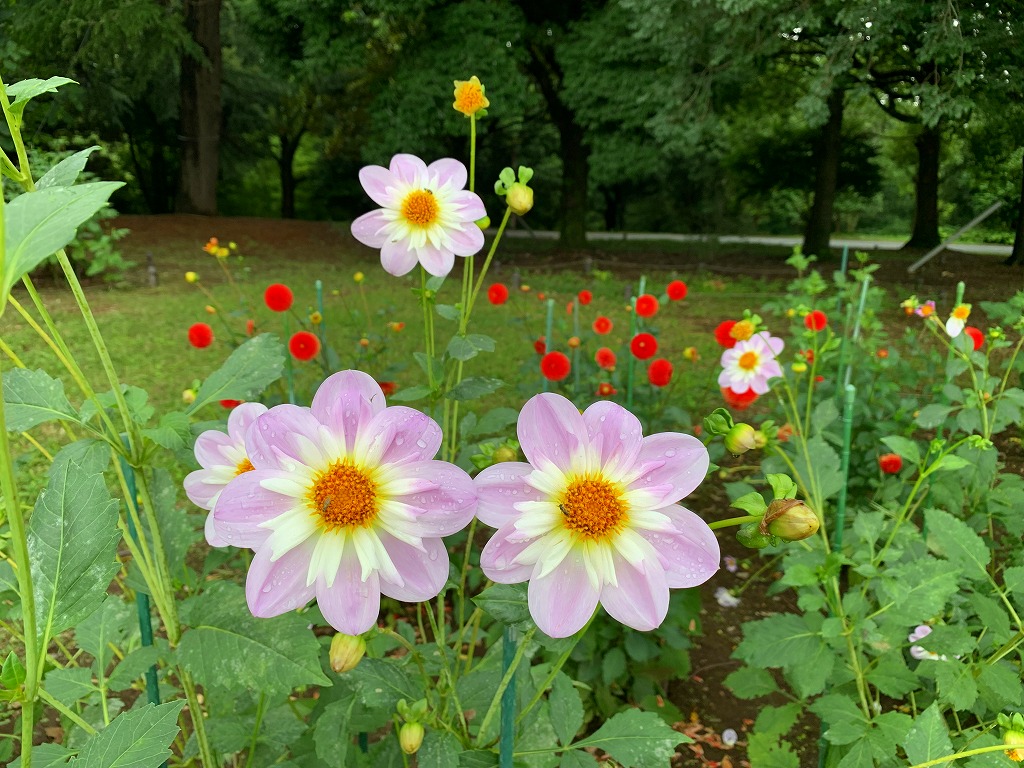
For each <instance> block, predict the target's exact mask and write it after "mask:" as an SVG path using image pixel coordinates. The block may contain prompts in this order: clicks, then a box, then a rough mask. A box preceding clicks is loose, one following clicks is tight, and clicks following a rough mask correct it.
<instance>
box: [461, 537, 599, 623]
mask: <svg viewBox="0 0 1024 768" xmlns="http://www.w3.org/2000/svg"><path fill="white" fill-rule="evenodd" d="M515 532H516V527H515V524H514V523H509V524H508V525H504V526H502V527H501V528H499V529H498V530H497V531H496V532H495V534H494V535H493V536H491V538H490V539H489V540H488V541H487V543H486V544H485V545H484V548H483V550H481V552H480V567H481V568H482V569H483V571H484V575H485V576H487V578H488V579H490V580H491V581H496V582H498V583H499V584H518V583H519V582H521V581H526V580H527V579H528V578H530V574H532V573H533V566H532V565H520V564H519V563H515V562H513V561H514V560H515V559H516V557H518V556H519V553H520V552H522V551H523V550H524V549H526V548H527V547H528V546H530V544H532V543H533V540H532V539H528V540H526V541H509V540H508V536H509V534H513V533H515ZM588 618H589V617H588Z"/></svg>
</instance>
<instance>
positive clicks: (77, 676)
mask: <svg viewBox="0 0 1024 768" xmlns="http://www.w3.org/2000/svg"><path fill="white" fill-rule="evenodd" d="M43 687H44V688H45V689H46V692H47V693H48V694H50V695H51V696H53V698H55V699H56V700H57V701H59V702H60V703H61V704H64V705H65V706H68V707H70V706H71V705H73V704H74V703H75V702H77V701H80V700H82V699H84V698H85V697H86V696H89V695H90V694H93V693H98V692H99V688H97V687H96V685H95V683H93V681H92V669H90V668H89V667H68V668H66V669H51V670H50V671H49V672H47V673H46V677H45V678H44V683H43Z"/></svg>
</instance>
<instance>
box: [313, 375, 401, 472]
mask: <svg viewBox="0 0 1024 768" xmlns="http://www.w3.org/2000/svg"><path fill="white" fill-rule="evenodd" d="M385 405H386V404H385V402H384V393H383V392H382V391H381V388H380V384H378V383H377V382H376V381H374V380H373V377H372V376H370V375H369V374H367V373H363V372H362V371H339V372H338V373H334V374H331V375H330V376H328V377H327V378H326V379H324V382H323V383H322V384H321V385H320V388H319V389H318V390H317V391H316V394H315V395H314V396H313V403H312V404H311V405H310V411H312V413H313V415H314V416H316V418H317V420H318V421H320V423H321V424H324V425H326V426H327V428H328V429H330V430H331V431H332V432H333V433H334V435H335V436H336V437H337V438H338V439H339V440H341V441H342V443H343V444H344V445H345V450H346V453H351V452H352V449H353V448H354V447H355V444H356V436H357V435H358V434H359V431H360V430H361V429H363V428H364V427H365V426H366V425H367V424H369V423H370V420H371V419H372V418H373V417H374V416H376V415H377V414H378V413H380V412H381V411H383V410H384V408H385Z"/></svg>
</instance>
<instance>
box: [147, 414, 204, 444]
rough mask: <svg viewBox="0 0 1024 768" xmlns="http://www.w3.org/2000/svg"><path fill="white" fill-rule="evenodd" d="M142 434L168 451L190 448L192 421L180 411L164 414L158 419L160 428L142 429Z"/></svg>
mask: <svg viewBox="0 0 1024 768" xmlns="http://www.w3.org/2000/svg"><path fill="white" fill-rule="evenodd" d="M142 434H143V435H145V436H146V437H148V438H149V439H150V440H152V441H153V442H154V443H156V444H157V445H159V446H160V447H161V448H166V449H167V450H169V451H180V450H182V449H183V448H191V447H192V421H191V419H189V417H188V414H186V413H182V412H181V411H170V412H169V413H165V414H164V415H163V416H161V417H160V426H158V427H153V428H151V429H144V430H142Z"/></svg>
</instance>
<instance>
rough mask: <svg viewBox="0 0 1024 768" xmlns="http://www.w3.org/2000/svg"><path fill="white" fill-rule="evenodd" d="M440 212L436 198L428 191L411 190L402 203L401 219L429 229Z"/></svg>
mask: <svg viewBox="0 0 1024 768" xmlns="http://www.w3.org/2000/svg"><path fill="white" fill-rule="evenodd" d="M440 211H441V209H440V208H439V207H438V205H437V198H435V197H434V193H433V192H431V191H430V190H429V189H416V190H413V191H412V192H410V193H409V194H408V195H407V196H406V198H405V200H403V201H402V218H403V219H405V220H406V221H408V222H409V223H410V224H415V225H416V226H418V227H429V226H430V225H431V224H433V223H434V222H435V221H436V220H437V215H438V213H440Z"/></svg>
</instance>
